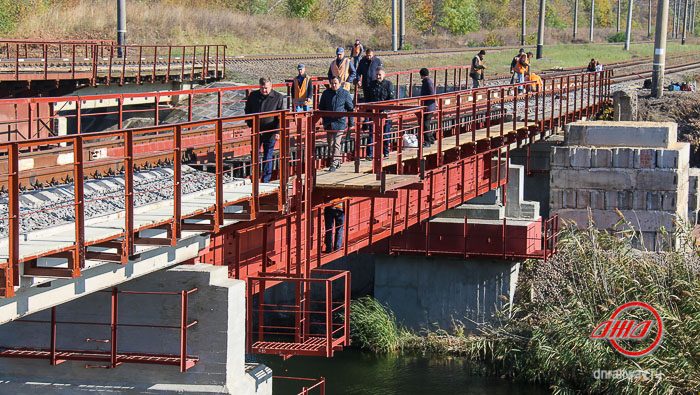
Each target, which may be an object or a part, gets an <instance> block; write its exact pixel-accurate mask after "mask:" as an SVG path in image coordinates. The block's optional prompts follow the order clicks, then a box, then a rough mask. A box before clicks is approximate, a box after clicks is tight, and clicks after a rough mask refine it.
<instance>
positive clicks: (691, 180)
mask: <svg viewBox="0 0 700 395" xmlns="http://www.w3.org/2000/svg"><path fill="white" fill-rule="evenodd" d="M699 217H700V169H698V168H695V167H691V168H690V169H689V171H688V222H689V223H690V225H691V226H694V225H697V224H698V220H699V219H700V218H699Z"/></svg>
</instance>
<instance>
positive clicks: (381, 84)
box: [366, 67, 395, 159]
mask: <svg viewBox="0 0 700 395" xmlns="http://www.w3.org/2000/svg"><path fill="white" fill-rule="evenodd" d="M385 77H386V71H384V68H383V67H379V68H378V69H377V77H376V79H375V80H374V81H372V82H370V85H369V87H367V92H368V95H367V96H366V101H367V102H378V101H385V100H394V98H395V96H394V85H393V84H392V83H391V81H389V80H387V79H385ZM368 129H369V138H368V139H367V158H368V159H371V158H372V141H373V140H374V133H373V130H374V128H373V124H372V123H371V122H370V124H369V128H368ZM390 140H391V121H390V120H388V119H387V121H386V123H385V124H384V136H383V142H382V153H383V154H384V157H385V158H386V157H388V156H389V144H390Z"/></svg>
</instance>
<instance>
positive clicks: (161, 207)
mask: <svg viewBox="0 0 700 395" xmlns="http://www.w3.org/2000/svg"><path fill="white" fill-rule="evenodd" d="M278 189H279V184H272V183H270V184H263V183H261V184H260V196H264V195H269V194H272V193H276V192H277V190H278ZM251 196H252V185H251V184H250V180H240V179H239V180H234V181H232V182H228V183H225V184H224V204H225V205H228V207H227V210H226V212H237V211H241V206H235V204H236V203H239V202H243V201H245V200H247V199H249V198H250V197H251ZM173 205H174V201H173V199H167V200H162V201H160V202H157V203H152V204H146V205H143V206H140V207H135V208H134V229H135V230H145V229H148V228H153V227H155V226H157V225H159V224H163V223H167V222H168V221H170V220H171V219H172V218H173ZM214 206H215V197H214V188H213V187H212V188H207V189H203V190H201V191H198V192H193V193H189V194H183V195H182V205H181V207H182V208H181V210H182V218H183V219H186V218H188V217H193V216H196V215H199V214H203V213H206V212H208V211H212V210H213V209H214ZM124 215H125V211H124V210H122V211H118V212H115V213H112V214H110V215H106V216H100V217H96V218H91V219H88V220H86V221H85V245H94V244H97V243H100V242H104V241H107V240H112V239H115V238H118V237H121V236H122V235H123V233H124ZM224 221H225V222H224V224H225V225H229V224H233V223H236V222H239V220H231V219H225V220H224ZM74 228H75V225H74V222H71V223H69V224H64V225H60V226H56V227H51V228H48V229H42V230H39V231H35V232H30V233H28V234H24V235H22V240H21V241H20V249H19V251H20V260H24V261H26V260H30V259H33V258H35V257H38V256H46V255H49V254H51V253H58V252H62V251H66V250H68V249H70V248H71V247H73V246H74V245H75V232H74ZM200 233H205V232H204V231H202V232H200ZM8 247H9V243H8V239H7V238H3V239H0V258H2V259H7V258H8V256H9V253H8Z"/></svg>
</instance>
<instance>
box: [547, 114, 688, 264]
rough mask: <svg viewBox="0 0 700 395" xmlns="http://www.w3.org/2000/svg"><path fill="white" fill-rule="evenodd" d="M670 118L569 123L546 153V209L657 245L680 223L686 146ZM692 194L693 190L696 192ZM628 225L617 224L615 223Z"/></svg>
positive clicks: (582, 223)
mask: <svg viewBox="0 0 700 395" xmlns="http://www.w3.org/2000/svg"><path fill="white" fill-rule="evenodd" d="M676 127H677V126H676V124H675V123H659V122H576V123H573V124H571V125H569V126H568V130H567V134H566V140H565V145H564V146H559V147H554V150H553V151H552V154H551V172H550V190H551V196H550V207H551V209H552V210H553V212H555V213H558V214H559V216H560V218H561V219H563V220H570V221H573V222H574V223H576V224H577V225H578V226H579V227H582V228H585V227H587V226H588V224H589V222H590V221H592V222H593V223H594V224H595V226H596V227H598V228H602V229H614V228H616V229H618V230H619V229H621V227H622V228H629V227H631V228H632V229H634V230H635V231H636V232H637V234H638V240H639V241H638V245H639V246H640V247H644V248H646V249H648V250H652V251H653V250H662V249H665V248H667V247H669V245H668V244H669V243H670V245H673V244H675V241H674V240H673V238H672V237H671V239H668V237H667V238H666V239H664V237H663V235H664V234H666V232H669V233H670V234H673V232H674V231H675V229H677V224H678V222H679V221H681V222H686V221H687V216H688V211H689V209H688V197H689V153H690V144H689V143H681V142H678V141H677V136H676ZM696 192H697V190H696ZM623 218H624V220H626V221H627V224H621V220H622V219H623Z"/></svg>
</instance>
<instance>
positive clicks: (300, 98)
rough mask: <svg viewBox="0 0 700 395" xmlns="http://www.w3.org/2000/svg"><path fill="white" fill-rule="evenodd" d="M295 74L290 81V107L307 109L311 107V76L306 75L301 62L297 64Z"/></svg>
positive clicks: (300, 109)
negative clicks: (296, 73)
mask: <svg viewBox="0 0 700 395" xmlns="http://www.w3.org/2000/svg"><path fill="white" fill-rule="evenodd" d="M297 72H298V73H299V75H297V76H296V77H295V78H294V80H293V81H292V106H293V107H292V108H294V111H296V112H300V111H309V110H311V108H312V107H313V103H314V99H313V97H314V96H313V95H314V87H313V84H312V83H311V77H309V76H308V75H306V67H305V66H304V65H303V64H299V65H298V66H297Z"/></svg>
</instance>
